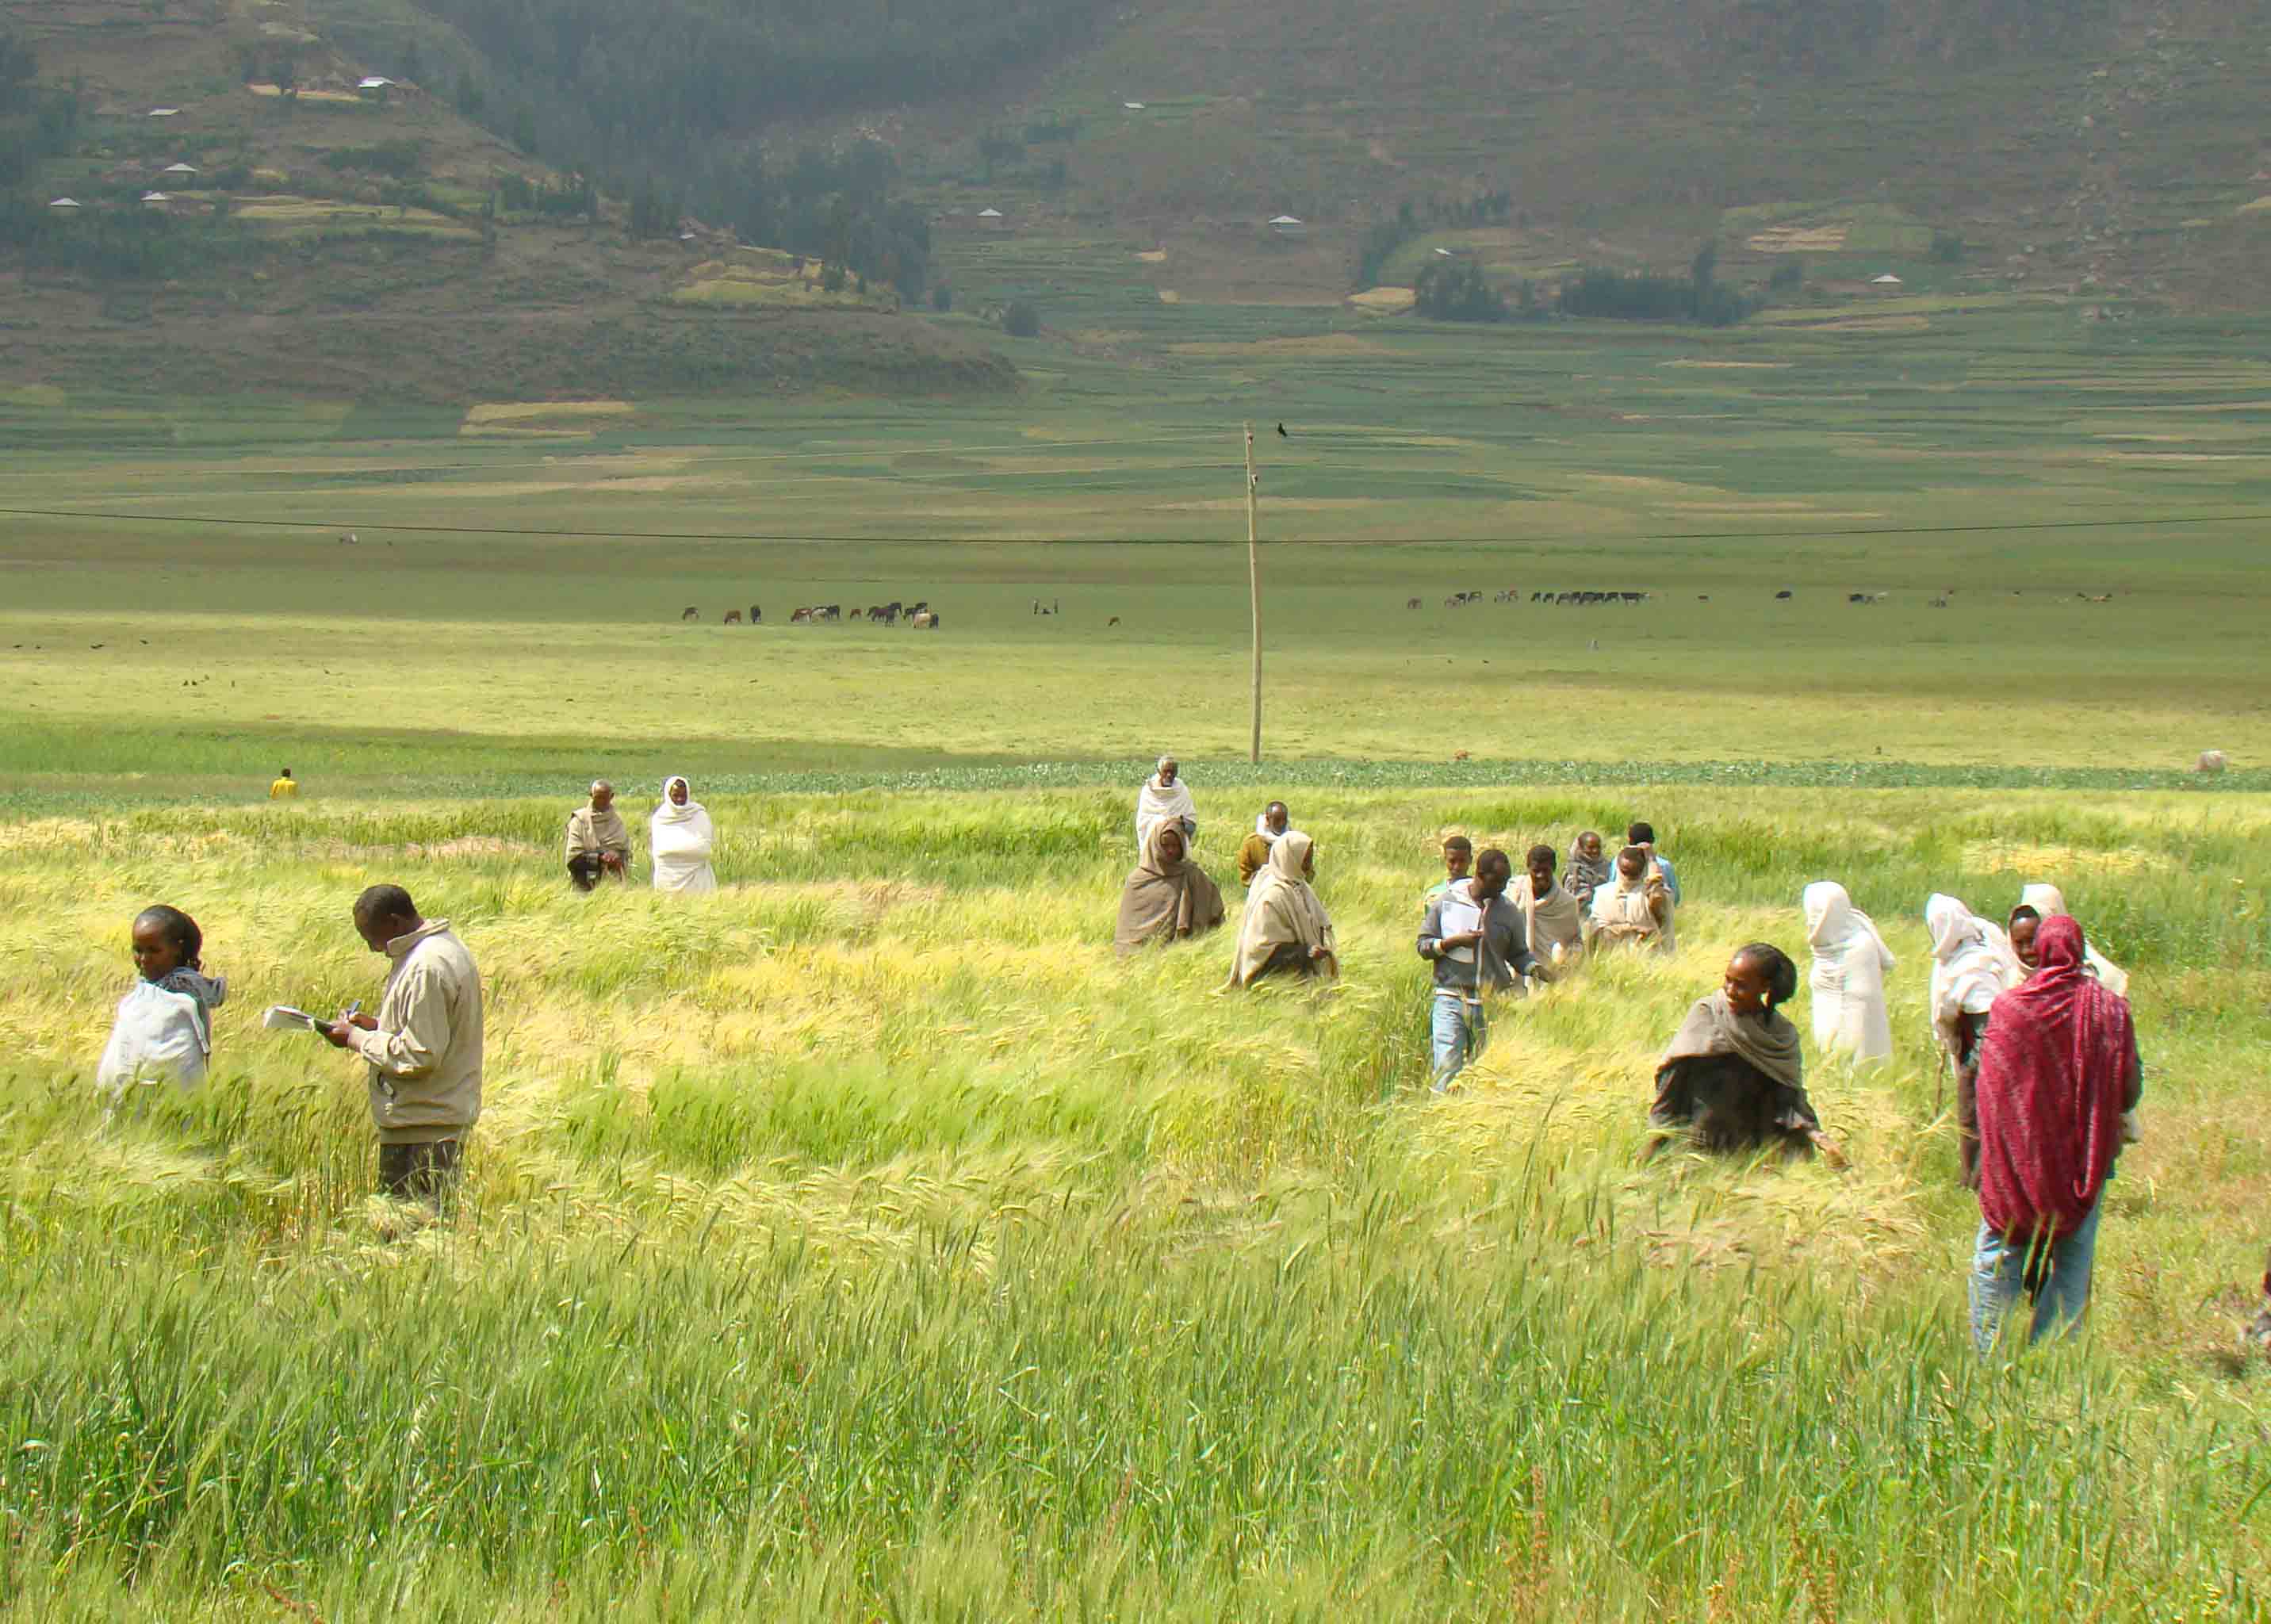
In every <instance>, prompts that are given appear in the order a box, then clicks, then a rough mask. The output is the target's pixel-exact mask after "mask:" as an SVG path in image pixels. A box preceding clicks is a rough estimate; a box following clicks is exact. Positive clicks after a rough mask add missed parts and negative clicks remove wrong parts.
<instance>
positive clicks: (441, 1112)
mask: <svg viewBox="0 0 2271 1624" xmlns="http://www.w3.org/2000/svg"><path fill="white" fill-rule="evenodd" d="M386 956H387V957H389V958H391V959H392V960H393V961H394V968H393V969H392V970H391V971H389V972H387V977H386V996H385V997H384V998H383V1000H382V1001H381V1002H380V1003H379V1006H378V1030H377V1031H376V1032H364V1031H362V1030H361V1028H360V1027H358V1028H356V1029H355V1032H354V1050H355V1053H356V1054H360V1055H361V1056H362V1057H363V1059H365V1060H366V1061H368V1062H370V1115H371V1121H373V1122H375V1123H376V1124H377V1126H378V1138H379V1143H380V1144H429V1143H431V1142H432V1141H434V1140H436V1139H454V1138H456V1137H457V1136H458V1135H460V1134H462V1133H464V1132H465V1129H469V1128H471V1127H472V1126H473V1122H474V1121H475V1120H476V1119H477V1118H478V1117H479V1116H480V1114H481V972H480V971H479V970H478V969H476V968H475V967H474V965H473V955H472V954H471V953H469V952H467V951H466V950H465V943H464V942H460V941H458V938H457V936H456V935H454V934H453V933H452V932H451V931H450V921H449V920H427V921H426V922H425V924H423V925H421V927H419V928H417V929H416V930H413V931H412V932H411V933H410V934H409V935H406V936H397V937H396V938H395V939H394V940H393V941H391V942H388V943H387V944H386Z"/></svg>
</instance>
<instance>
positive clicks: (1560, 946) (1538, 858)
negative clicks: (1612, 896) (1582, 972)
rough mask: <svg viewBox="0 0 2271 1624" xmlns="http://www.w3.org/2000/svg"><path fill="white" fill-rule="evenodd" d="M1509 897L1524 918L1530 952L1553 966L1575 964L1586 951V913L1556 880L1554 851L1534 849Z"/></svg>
mask: <svg viewBox="0 0 2271 1624" xmlns="http://www.w3.org/2000/svg"><path fill="white" fill-rule="evenodd" d="M1553 864H1554V859H1553V848H1552V846H1531V847H1530V854H1529V856H1527V857H1526V858H1524V859H1523V873H1522V875H1521V876H1520V877H1519V878H1517V879H1516V880H1515V883H1514V886H1513V889H1511V890H1508V892H1507V895H1508V897H1509V898H1511V899H1512V900H1513V903H1514V905H1515V908H1516V910H1518V911H1519V912H1520V913H1521V914H1522V923H1523V929H1524V930H1525V931H1526V932H1527V933H1528V935H1529V937H1530V951H1531V952H1533V953H1535V954H1537V955H1538V957H1540V958H1542V959H1544V960H1545V962H1546V963H1548V964H1551V965H1567V964H1574V963H1575V962H1576V960H1577V959H1578V958H1579V957H1581V956H1582V954H1583V953H1584V951H1585V910H1584V909H1583V908H1582V906H1580V905H1578V902H1577V899H1576V898H1575V897H1574V896H1572V895H1571V894H1570V893H1569V891H1568V890H1567V888H1566V887H1565V886H1563V885H1561V884H1560V883H1559V882H1557V881H1556V880H1555V879H1554V877H1553Z"/></svg>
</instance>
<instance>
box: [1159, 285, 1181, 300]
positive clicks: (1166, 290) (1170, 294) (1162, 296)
mask: <svg viewBox="0 0 2271 1624" xmlns="http://www.w3.org/2000/svg"><path fill="white" fill-rule="evenodd" d="M1159 302H1160V303H1161V304H1180V303H1181V302H1183V296H1182V294H1179V293H1177V292H1176V291H1175V290H1174V289H1173V288H1172V287H1163V288H1161V289H1160V290H1159Z"/></svg>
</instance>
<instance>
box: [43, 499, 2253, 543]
mask: <svg viewBox="0 0 2271 1624" xmlns="http://www.w3.org/2000/svg"><path fill="white" fill-rule="evenodd" d="M0 517H6V518H78V519H92V520H97V521H101V522H103V523H115V524H126V525H214V526H220V527H230V526H235V527H240V528H243V529H248V530H251V529H258V530H325V531H337V530H352V531H355V532H358V533H360V532H361V531H365V530H368V531H371V532H373V533H380V534H386V533H391V534H395V535H428V536H510V537H520V538H524V539H526V540H589V541H751V542H764V543H771V544H779V545H786V546H796V545H800V544H801V545H810V546H822V545H845V546H850V545H858V546H866V547H945V546H955V545H962V546H969V547H1058V548H1063V547H1128V546H1160V547H1168V546H1172V547H1231V546H1235V545H1237V540H1236V538H1235V537H1227V536H1225V537H1214V536H1084V537H1068V538H1064V539H1061V540H1060V539H1057V538H1054V537H1045V536H985V535H976V536H973V535H952V536H909V535H887V536H876V535H835V534H818V533H809V532H807V533H799V534H793V535H791V534H786V533H768V532H760V531H736V530H592V529H585V528H581V527H577V526H560V527H555V528H539V527H535V526H510V525H398V524H388V523H385V522H383V521H379V520H371V519H353V518H347V519H316V518H227V517H220V516H214V515H208V514H197V513H114V512H108V511H104V510H98V509H92V508H0ZM2240 524H2271V511H2263V512H2252V513H2194V514H2177V515H2172V516H2170V517H2168V518H2066V519H2023V520H2014V521H2009V522H2005V523H1998V524H1983V525H1873V526H1868V527H1854V528H1844V529H1829V530H1670V531H1654V532H1640V533H1634V534H1631V535H1624V536H1603V535H1601V534H1598V533H1590V534H1586V535H1568V536H1535V535H1516V534H1508V535H1497V536H1302V537H1299V538H1296V539H1291V540H1284V541H1278V542H1276V543H1273V545H1275V546H1277V547H1432V546H1441V545H1445V544H1453V545H1459V546H1493V545H1498V544H1502V543H1507V542H1513V543H1516V544H1518V545H1520V546H1523V547H1525V548H1541V547H1578V546H1599V545H1602V544H1603V543H1608V544H1611V545H1635V544H1641V543H1649V544H1656V543H1668V542H1682V541H1806V540H1843V539H1852V538H1863V537H1870V536H1966V535H2003V534H2011V533H2019V532H2028V531H2057V530H2129V529H2138V528H2142V527H2147V526H2156V527H2166V526H2171V525H2240Z"/></svg>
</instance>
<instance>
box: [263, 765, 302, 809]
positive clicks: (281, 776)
mask: <svg viewBox="0 0 2271 1624" xmlns="http://www.w3.org/2000/svg"><path fill="white" fill-rule="evenodd" d="M299 794H300V780H299V779H297V778H294V777H293V776H292V769H291V768H289V767H287V768H285V769H284V771H281V772H279V773H278V774H277V775H276V781H275V782H274V783H273V784H271V785H270V786H268V799H269V800H271V801H294V800H297V799H298V798H299Z"/></svg>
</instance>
